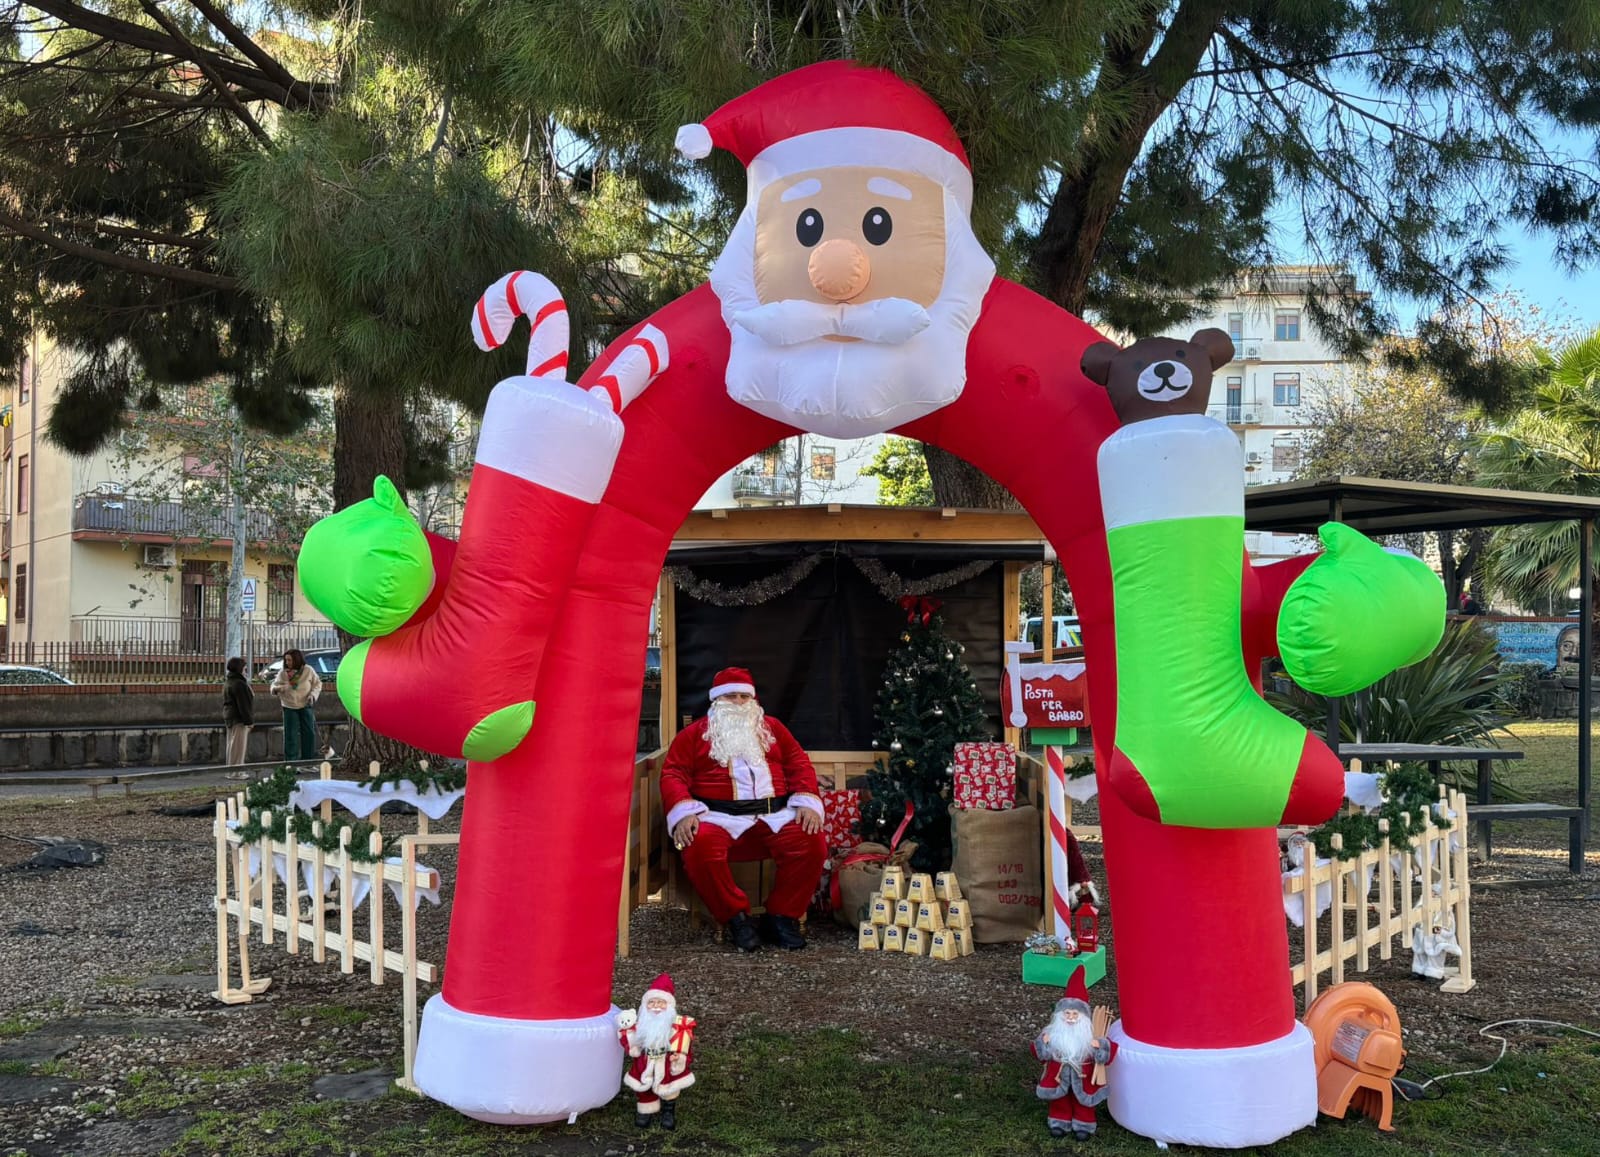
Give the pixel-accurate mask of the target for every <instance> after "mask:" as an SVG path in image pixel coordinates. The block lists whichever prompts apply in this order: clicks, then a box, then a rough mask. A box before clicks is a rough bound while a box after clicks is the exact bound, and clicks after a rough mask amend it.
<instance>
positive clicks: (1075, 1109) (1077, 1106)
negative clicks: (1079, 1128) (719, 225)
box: [1047, 1093, 1095, 1132]
mask: <svg viewBox="0 0 1600 1157" xmlns="http://www.w3.org/2000/svg"><path fill="white" fill-rule="evenodd" d="M1047 1103H1048V1104H1049V1106H1050V1116H1049V1119H1050V1120H1052V1121H1062V1122H1071V1121H1077V1122H1078V1123H1079V1124H1081V1125H1088V1126H1089V1127H1090V1131H1091V1132H1093V1131H1094V1125H1095V1115H1094V1107H1093V1106H1092V1105H1085V1104H1084V1103H1083V1102H1082V1101H1080V1100H1078V1098H1077V1097H1074V1096H1073V1095H1072V1094H1071V1093H1068V1094H1066V1095H1065V1096H1062V1097H1057V1098H1056V1099H1055V1100H1053V1101H1050V1102H1047Z"/></svg>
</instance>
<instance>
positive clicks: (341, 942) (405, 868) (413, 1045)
mask: <svg viewBox="0 0 1600 1157" xmlns="http://www.w3.org/2000/svg"><path fill="white" fill-rule="evenodd" d="M375 767H376V765H374V768H375ZM331 774H332V768H331V767H330V766H329V765H328V764H323V765H322V778H324V779H327V778H330V777H331ZM332 809H333V804H332V803H331V802H326V803H323V804H322V805H321V817H320V819H318V820H317V821H316V823H315V824H314V826H313V831H314V832H316V833H317V834H318V835H319V836H320V835H321V833H322V832H323V831H326V830H331V827H332V823H333V815H332ZM258 814H259V815H260V818H261V822H262V826H263V827H265V828H268V829H270V828H271V824H272V814H271V812H261V813H258ZM381 814H382V813H381V812H373V813H372V818H371V823H372V824H373V826H374V828H376V827H377V825H378V823H379V821H380V819H381ZM249 818H250V813H249V812H248V811H247V810H246V808H245V804H244V793H243V792H240V793H238V794H237V795H235V796H234V797H232V798H231V799H227V800H219V801H218V802H217V810H216V817H215V820H214V821H213V827H212V834H213V837H214V839H215V841H216V853H217V882H216V897H215V900H216V912H217V989H216V991H215V992H213V993H212V994H211V995H212V996H214V997H216V998H217V999H218V1000H220V1001H223V1002H224V1003H226V1004H243V1003H246V1002H248V1001H250V1000H252V999H253V998H254V997H256V996H258V995H259V994H261V993H262V992H265V991H266V990H267V988H268V987H269V986H270V985H271V984H272V981H271V979H270V978H267V977H262V976H256V975H254V974H253V972H252V970H251V966H250V937H251V933H252V931H253V930H254V929H257V928H259V929H260V931H261V943H262V944H265V945H273V944H277V943H280V942H281V944H282V946H283V949H284V951H286V952H288V953H289V954H290V955H292V956H296V955H299V954H300V951H301V948H302V947H303V946H309V948H310V953H311V959H312V960H313V961H315V962H316V963H318V964H322V963H325V962H328V961H329V960H330V959H332V960H335V961H337V962H338V965H339V970H340V971H341V972H344V973H346V974H353V973H354V972H355V970H356V962H357V961H361V962H362V963H364V964H366V965H367V966H368V967H367V969H366V971H367V973H368V975H369V977H370V979H371V981H372V983H373V984H378V985H381V984H383V983H385V972H386V971H389V972H397V973H399V974H400V977H401V985H402V1009H403V1019H404V1023H405V1058H404V1073H403V1075H402V1076H401V1077H400V1078H399V1079H398V1080H397V1081H396V1084H398V1085H400V1086H401V1087H402V1088H406V1089H409V1090H411V1091H412V1092H416V1091H417V1088H416V1085H415V1084H414V1083H413V1081H412V1069H413V1063H414V1061H415V1058H416V1051H417V1028H418V1023H419V1021H418V1009H417V984H418V982H422V983H426V984H433V983H436V982H437V981H438V979H439V976H440V970H439V968H438V967H437V966H435V965H434V964H431V963H429V962H428V961H426V960H421V959H418V957H417V900H418V895H417V893H418V891H419V890H420V889H433V890H435V891H437V889H438V888H439V873H438V872H436V871H434V870H433V869H431V868H428V867H426V866H421V865H418V863H417V851H418V849H420V848H429V847H437V846H441V845H452V844H457V843H459V842H460V839H461V837H460V835H459V834H456V833H444V832H438V833H435V832H429V831H428V830H427V823H426V819H427V817H425V816H423V815H422V814H421V813H420V812H419V813H418V820H419V825H418V826H419V831H418V834H416V835H406V836H402V837H400V841H399V843H400V854H399V856H398V860H399V862H398V863H390V862H386V861H385V860H383V859H382V858H381V855H382V847H383V837H382V835H381V834H380V833H379V832H378V831H376V830H375V831H373V832H372V834H371V837H370V844H369V849H368V850H369V854H371V855H372V856H374V857H377V858H375V859H372V860H358V859H356V858H354V857H353V856H351V855H350V853H349V847H350V839H351V828H350V826H349V825H344V826H342V827H340V828H339V829H338V830H339V849H338V850H337V851H332V852H329V851H324V850H323V849H322V848H321V847H320V846H318V845H316V844H311V845H306V844H302V843H300V842H299V841H298V840H297V839H296V838H295V835H294V832H293V830H292V828H291V829H289V830H288V831H287V833H286V838H285V839H283V840H274V839H271V838H266V837H263V838H262V839H260V840H256V841H253V842H251V841H245V840H241V839H240V838H239V835H238V832H237V831H236V830H235V825H237V824H243V823H247V822H248V821H249ZM252 850H254V851H255V852H256V853H257V855H258V857H259V859H258V861H257V864H256V870H255V872H254V874H252V873H251V871H250V853H251V851H252ZM274 857H282V858H283V860H284V863H285V869H286V870H285V872H284V880H283V881H282V883H281V884H280V882H279V880H278V878H277V870H276V866H275V865H276V861H275V859H274ZM302 866H304V867H307V868H309V869H310V871H311V878H312V879H313V880H317V881H326V880H328V879H329V874H330V873H331V874H332V879H333V884H334V890H333V891H331V892H328V893H327V894H325V896H324V897H323V898H322V902H320V903H319V902H318V898H317V897H316V896H314V895H311V894H310V893H309V892H308V891H307V890H306V889H305V887H304V886H303V884H302V880H301V869H302ZM230 878H231V879H230ZM390 883H394V884H398V885H399V886H400V901H399V907H400V930H399V933H400V934H399V946H398V948H395V947H392V946H391V944H392V941H391V940H390V939H389V937H392V936H393V932H392V927H393V926H392V924H391V923H390V922H389V921H388V920H386V919H385V912H384V907H385V896H386V895H387V893H388V891H389V889H388V885H389V884H390ZM363 885H364V888H363V887H362V886H363ZM361 891H364V892H365V895H364V897H363V900H364V902H365V904H366V906H367V912H366V916H365V920H364V923H365V928H364V929H359V928H358V925H357V919H356V908H357V904H355V903H354V899H355V897H356V896H357V895H358V894H359V893H360V892H361ZM279 894H281V900H280V899H279ZM302 895H305V896H306V898H307V900H308V901H309V908H310V911H309V912H306V913H302V912H301V896H302ZM330 909H332V911H333V912H334V919H333V920H332V921H331V922H330V921H329V919H328V916H329V910H330ZM230 919H231V920H232V921H233V922H234V925H235V930H234V931H233V932H232V933H230V929H229V920H230ZM330 923H331V926H330ZM362 931H365V934H366V938H365V939H363V938H362V936H361V932H362ZM230 940H236V941H237V951H238V957H239V983H238V984H237V985H234V984H233V983H232V974H231V970H230V960H229V955H230V954H229V941H230Z"/></svg>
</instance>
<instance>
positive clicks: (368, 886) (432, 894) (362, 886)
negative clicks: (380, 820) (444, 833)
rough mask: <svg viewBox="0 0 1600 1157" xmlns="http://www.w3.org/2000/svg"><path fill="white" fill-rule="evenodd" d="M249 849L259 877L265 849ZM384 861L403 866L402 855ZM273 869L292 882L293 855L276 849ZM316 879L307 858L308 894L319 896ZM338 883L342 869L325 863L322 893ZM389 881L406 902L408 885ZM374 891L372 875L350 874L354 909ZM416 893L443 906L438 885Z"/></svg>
mask: <svg viewBox="0 0 1600 1157" xmlns="http://www.w3.org/2000/svg"><path fill="white" fill-rule="evenodd" d="M228 826H229V827H238V826H239V825H238V823H237V822H233V821H230V822H229V825H228ZM247 851H248V853H249V865H248V867H247V869H246V870H247V871H248V872H249V873H250V878H251V879H252V880H254V879H255V878H256V877H257V876H259V875H260V874H261V848H260V846H259V845H257V844H249V845H247ZM384 862H385V863H389V864H395V865H399V864H400V857H399V856H390V857H389V858H388V859H387V860H385V861H384ZM416 868H417V871H419V872H427V871H430V869H429V867H428V866H427V865H426V864H420V863H419V864H417V865H416ZM272 869H273V871H275V872H276V873H277V874H278V879H279V880H281V881H282V882H283V883H284V884H288V882H289V857H288V856H286V855H284V854H283V853H282V852H273V853H272ZM316 878H317V877H316V865H314V864H308V863H306V862H305V861H304V860H302V861H300V879H301V880H302V881H303V882H304V884H305V890H306V895H308V896H311V895H316V894H317V885H316ZM338 882H339V869H338V868H330V867H328V866H326V865H324V866H323V869H322V893H321V894H322V895H323V896H324V897H326V896H327V895H328V894H329V893H330V892H332V891H333V886H334V885H335V884H337V883H338ZM385 882H386V883H387V884H388V885H389V891H390V892H391V893H392V894H393V895H394V902H395V903H396V904H403V903H405V884H404V883H403V882H402V881H400V880H387V881H385ZM371 890H372V877H371V876H368V875H367V874H366V873H360V874H357V873H355V872H352V873H351V874H350V900H351V904H350V907H351V908H352V910H353V909H356V908H359V907H361V905H362V904H363V903H365V902H366V899H367V893H369V892H370V891H371ZM416 895H417V899H418V900H423V899H426V900H427V901H428V903H430V904H432V905H433V906H434V907H435V908H437V907H438V906H439V902H440V901H439V889H438V888H424V887H421V886H418V888H417V890H416Z"/></svg>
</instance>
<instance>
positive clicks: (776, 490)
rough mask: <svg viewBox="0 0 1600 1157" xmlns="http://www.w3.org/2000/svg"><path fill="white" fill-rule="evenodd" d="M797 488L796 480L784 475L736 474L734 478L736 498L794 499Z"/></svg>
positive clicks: (734, 494)
mask: <svg viewBox="0 0 1600 1157" xmlns="http://www.w3.org/2000/svg"><path fill="white" fill-rule="evenodd" d="M795 488H796V487H795V481H794V479H793V478H790V477H787V476H784V475H778V474H744V473H735V474H734V476H733V496H734V497H735V498H793V497H794V496H795Z"/></svg>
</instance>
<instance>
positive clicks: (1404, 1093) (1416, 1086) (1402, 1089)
mask: <svg viewBox="0 0 1600 1157" xmlns="http://www.w3.org/2000/svg"><path fill="white" fill-rule="evenodd" d="M1508 1024H1543V1025H1549V1026H1551V1027H1553V1028H1566V1029H1571V1030H1572V1031H1573V1032H1581V1033H1583V1034H1584V1035H1585V1036H1592V1037H1600V1032H1596V1031H1595V1030H1594V1029H1589V1028H1580V1027H1579V1026H1578V1025H1575V1024H1568V1023H1567V1022H1566V1021H1564V1020H1540V1019H1537V1018H1534V1017H1516V1018H1513V1019H1510V1020H1497V1021H1494V1022H1493V1023H1491V1024H1486V1025H1484V1026H1483V1027H1482V1028H1480V1029H1479V1030H1478V1035H1479V1036H1481V1037H1488V1038H1489V1039H1490V1040H1497V1041H1499V1042H1500V1055H1499V1056H1497V1057H1495V1058H1494V1060H1492V1061H1490V1062H1489V1063H1488V1064H1486V1065H1484V1066H1483V1067H1482V1068H1481V1069H1462V1070H1461V1071H1460V1072H1455V1073H1440V1074H1439V1075H1438V1076H1436V1077H1429V1078H1428V1079H1427V1080H1425V1081H1422V1082H1417V1081H1403V1080H1400V1079H1399V1078H1398V1077H1397V1078H1395V1079H1394V1081H1393V1084H1394V1088H1395V1091H1396V1092H1397V1093H1399V1094H1400V1096H1401V1097H1402V1098H1403V1099H1404V1100H1407V1101H1416V1100H1422V1099H1424V1097H1423V1094H1425V1093H1426V1092H1427V1090H1428V1087H1429V1086H1430V1085H1436V1084H1438V1083H1439V1082H1440V1081H1448V1080H1450V1079H1451V1078H1452V1077H1472V1076H1477V1075H1478V1074H1479V1073H1486V1072H1488V1071H1489V1070H1490V1069H1492V1068H1494V1067H1495V1066H1496V1065H1498V1064H1499V1063H1500V1062H1501V1061H1503V1060H1505V1059H1506V1053H1507V1052H1508V1051H1509V1050H1510V1048H1511V1042H1510V1040H1508V1039H1507V1038H1506V1037H1503V1036H1500V1035H1499V1034H1498V1033H1493V1032H1490V1031H1489V1030H1490V1029H1495V1028H1499V1027H1501V1026H1502V1025H1508ZM1440 1095H1441V1096H1442V1095H1443V1094H1440ZM1426 1099H1427V1100H1437V1099H1438V1098H1437V1097H1428V1098H1426Z"/></svg>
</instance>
